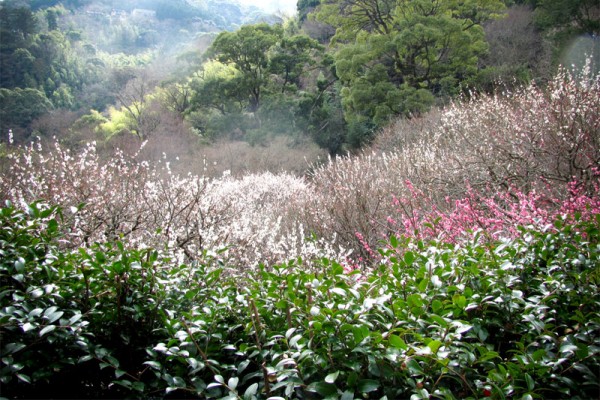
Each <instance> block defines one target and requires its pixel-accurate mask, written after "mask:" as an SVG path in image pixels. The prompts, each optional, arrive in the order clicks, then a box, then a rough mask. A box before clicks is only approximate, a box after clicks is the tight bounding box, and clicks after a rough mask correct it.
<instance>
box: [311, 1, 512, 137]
mask: <svg viewBox="0 0 600 400" xmlns="http://www.w3.org/2000/svg"><path fill="white" fill-rule="evenodd" d="M503 7H504V5H503V4H502V3H501V2H500V1H487V2H483V1H476V0H472V1H468V2H452V1H449V2H430V1H410V2H408V1H390V0H385V1H384V0H367V1H351V2H346V1H335V0H330V1H325V2H323V5H322V6H321V8H320V9H319V10H318V11H317V14H316V15H317V18H318V19H319V20H321V21H323V22H325V23H328V24H330V25H332V26H334V27H335V28H336V29H337V30H336V35H335V37H334V38H333V40H334V41H336V42H338V43H340V47H339V50H338V52H337V53H336V55H335V62H336V68H337V74H338V76H339V78H340V80H341V81H342V83H343V84H344V86H345V88H344V90H343V91H342V95H343V104H344V111H345V113H346V119H347V120H348V121H349V122H351V123H355V122H353V121H352V120H362V119H367V120H369V122H371V123H373V125H374V126H375V127H382V126H384V125H385V124H386V123H387V122H388V121H389V120H390V118H391V117H394V116H398V115H401V116H408V115H412V114H418V113H420V112H422V111H423V110H426V109H428V108H429V107H430V106H431V105H432V103H433V99H434V95H435V96H438V97H448V96H453V95H455V94H457V92H458V88H459V85H460V83H461V82H462V81H464V80H465V79H467V78H468V77H471V76H474V75H475V74H476V73H477V63H478V59H479V57H480V56H481V55H483V54H484V53H485V51H486V49H487V46H486V43H485V37H484V33H483V29H482V27H481V24H482V23H483V22H484V21H486V20H488V19H490V18H493V17H495V16H497V15H499V13H500V12H501V11H502V10H503Z"/></svg>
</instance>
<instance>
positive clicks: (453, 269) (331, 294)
mask: <svg viewBox="0 0 600 400" xmlns="http://www.w3.org/2000/svg"><path fill="white" fill-rule="evenodd" d="M60 216H61V213H60V210H58V209H56V208H48V207H45V206H43V205H42V204H40V203H37V204H32V205H31V206H29V207H28V208H27V210H26V211H19V210H17V209H15V207H14V206H12V205H11V204H7V205H6V207H5V208H3V209H2V210H1V211H0V219H1V222H2V223H1V224H0V227H1V228H0V251H1V252H2V262H1V264H0V282H1V285H2V288H1V290H0V301H1V304H0V330H1V333H2V338H3V341H2V355H1V360H2V367H1V369H0V380H1V381H2V384H3V386H2V390H3V395H6V396H8V397H11V396H15V395H17V396H25V397H39V396H40V395H43V396H44V397H47V396H49V395H52V396H55V397H59V396H61V394H62V395H64V394H66V393H68V394H69V395H71V396H72V395H75V394H77V395H80V396H84V397H107V396H110V397H126V396H135V397H139V396H141V397H147V396H157V395H158V396H161V395H163V396H164V395H167V394H169V393H171V394H170V396H173V395H175V396H176V397H182V396H185V395H187V394H191V395H194V396H199V397H208V398H244V399H264V398H268V397H276V396H277V397H280V398H308V397H310V398H343V399H350V398H377V399H378V398H381V397H382V396H387V398H408V397H412V398H430V396H433V397H434V398H447V399H453V398H481V397H486V396H491V397H493V398H507V397H511V398H517V397H518V398H539V397H545V398H548V397H550V398H564V397H572V398H575V399H577V398H591V397H593V396H594V395H595V394H596V393H597V391H598V378H599V377H598V370H599V367H600V363H599V357H598V355H599V353H600V335H599V332H600V313H599V312H598V310H599V306H600V301H599V300H598V298H597V293H598V285H599V284H600V241H599V239H600V216H596V218H595V220H591V221H589V222H577V221H575V222H574V223H571V224H567V223H566V220H565V221H563V220H558V221H556V223H555V224H554V226H549V227H547V228H546V229H543V230H537V231H536V230H530V229H527V228H521V237H520V238H518V239H512V240H500V241H497V242H489V241H479V240H478V239H477V238H475V240H474V241H472V242H465V243H461V244H444V243H437V242H430V243H424V242H420V241H416V240H414V239H402V238H395V237H391V238H390V239H389V241H388V243H387V244H386V245H385V247H384V248H383V249H382V250H380V253H381V255H382V256H383V257H384V260H385V261H384V263H382V264H381V265H380V266H379V267H377V268H376V269H375V270H373V271H369V272H367V271H363V272H361V271H354V272H348V271H347V270H345V267H344V266H343V265H341V264H339V263H338V262H336V261H334V260H329V259H322V260H321V262H320V264H319V266H318V267H317V268H315V269H313V270H310V269H308V268H306V266H305V265H303V262H302V260H301V259H298V260H292V261H290V262H288V263H287V264H284V265H278V266H273V267H270V268H267V267H264V268H262V269H261V271H260V273H258V274H256V275H255V276H245V277H244V279H243V280H240V279H236V280H230V279H228V278H226V276H225V275H224V270H223V269H222V268H220V267H218V266H217V265H216V263H215V261H216V260H215V259H214V258H212V257H209V256H208V255H206V254H205V256H204V262H202V263H199V264H195V265H191V266H185V265H178V264H176V263H175V262H174V261H172V260H168V259H164V258H162V257H161V256H160V254H159V252H157V251H154V250H152V249H143V250H135V249H127V248H125V246H124V244H122V243H120V242H115V243H112V244H111V243H106V244H95V245H93V246H90V247H89V248H84V249H79V250H75V251H67V250H62V249H61V246H60V240H58V239H60V237H58V232H59V231H60V229H59V225H60ZM65 378H68V382H69V383H68V385H65V384H64V383H63V382H64V381H63V379H65Z"/></svg>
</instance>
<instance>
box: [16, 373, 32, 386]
mask: <svg viewBox="0 0 600 400" xmlns="http://www.w3.org/2000/svg"><path fill="white" fill-rule="evenodd" d="M17 378H19V380H21V381H23V382H26V383H29V384H30V383H31V378H30V377H29V376H27V375H25V374H17Z"/></svg>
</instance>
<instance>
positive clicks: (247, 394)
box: [244, 383, 258, 399]
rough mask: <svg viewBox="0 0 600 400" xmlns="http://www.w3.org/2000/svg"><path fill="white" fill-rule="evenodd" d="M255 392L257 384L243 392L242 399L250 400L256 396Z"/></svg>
mask: <svg viewBox="0 0 600 400" xmlns="http://www.w3.org/2000/svg"><path fill="white" fill-rule="evenodd" d="M256 392H258V383H253V384H252V385H250V386H248V388H247V389H246V391H245V392H244V399H251V398H252V396H254V395H256Z"/></svg>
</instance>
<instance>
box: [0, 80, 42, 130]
mask: <svg viewBox="0 0 600 400" xmlns="http://www.w3.org/2000/svg"><path fill="white" fill-rule="evenodd" d="M52 107H53V106H52V103H51V102H50V100H48V98H47V97H46V95H45V94H44V93H43V92H42V91H40V90H37V89H31V88H27V89H21V88H16V89H14V90H11V89H6V88H0V124H1V125H0V132H6V131H8V129H11V128H13V127H17V126H19V127H24V126H26V125H27V124H29V123H30V122H31V121H33V120H34V119H35V118H37V117H39V116H40V115H42V114H44V113H46V112H48V111H50V110H51V109H52Z"/></svg>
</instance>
